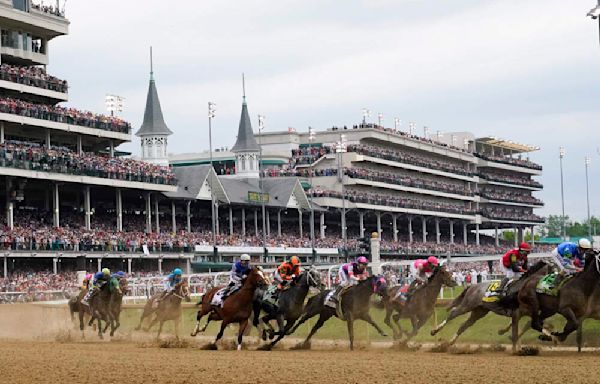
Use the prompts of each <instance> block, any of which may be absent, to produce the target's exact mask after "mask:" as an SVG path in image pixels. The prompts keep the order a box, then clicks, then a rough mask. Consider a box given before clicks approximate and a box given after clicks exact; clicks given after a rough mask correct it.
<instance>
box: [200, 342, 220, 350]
mask: <svg viewBox="0 0 600 384" xmlns="http://www.w3.org/2000/svg"><path fill="white" fill-rule="evenodd" d="M202 349H204V350H206V351H216V350H217V344H215V343H211V344H206V345H205V346H204V347H203V348H202Z"/></svg>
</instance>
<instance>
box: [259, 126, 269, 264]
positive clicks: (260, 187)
mask: <svg viewBox="0 0 600 384" xmlns="http://www.w3.org/2000/svg"><path fill="white" fill-rule="evenodd" d="M263 129H265V116H264V115H258V149H259V152H258V184H259V189H260V205H261V210H262V232H263V233H262V238H263V248H264V249H263V251H264V253H265V254H266V251H267V220H266V217H265V211H266V208H265V197H264V191H263V175H262V142H261V138H262V131H263ZM265 261H266V260H265Z"/></svg>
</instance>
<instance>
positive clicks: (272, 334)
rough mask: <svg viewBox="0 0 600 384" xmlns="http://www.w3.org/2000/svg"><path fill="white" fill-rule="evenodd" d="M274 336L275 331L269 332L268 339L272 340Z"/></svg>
mask: <svg viewBox="0 0 600 384" xmlns="http://www.w3.org/2000/svg"><path fill="white" fill-rule="evenodd" d="M274 338H275V333H273V332H270V333H269V340H273V339H274Z"/></svg>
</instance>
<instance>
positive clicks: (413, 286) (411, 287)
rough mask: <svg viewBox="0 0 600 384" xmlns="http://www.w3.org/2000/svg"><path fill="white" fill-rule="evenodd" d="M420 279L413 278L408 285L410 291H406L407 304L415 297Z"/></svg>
mask: <svg viewBox="0 0 600 384" xmlns="http://www.w3.org/2000/svg"><path fill="white" fill-rule="evenodd" d="M417 285H418V281H417V280H413V281H412V283H410V285H409V286H408V291H407V292H406V304H408V303H409V302H410V299H411V298H412V297H413V295H414V294H415V292H416V291H417Z"/></svg>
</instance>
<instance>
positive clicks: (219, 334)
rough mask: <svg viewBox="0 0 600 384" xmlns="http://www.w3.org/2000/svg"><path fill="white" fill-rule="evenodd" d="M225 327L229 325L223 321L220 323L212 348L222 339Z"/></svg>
mask: <svg viewBox="0 0 600 384" xmlns="http://www.w3.org/2000/svg"><path fill="white" fill-rule="evenodd" d="M227 325H229V323H228V322H226V321H225V320H223V321H222V322H221V329H219V333H218V334H217V338H216V339H215V342H214V343H213V345H214V346H216V345H217V342H218V341H219V340H221V338H222V337H223V333H224V332H225V328H227Z"/></svg>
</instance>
